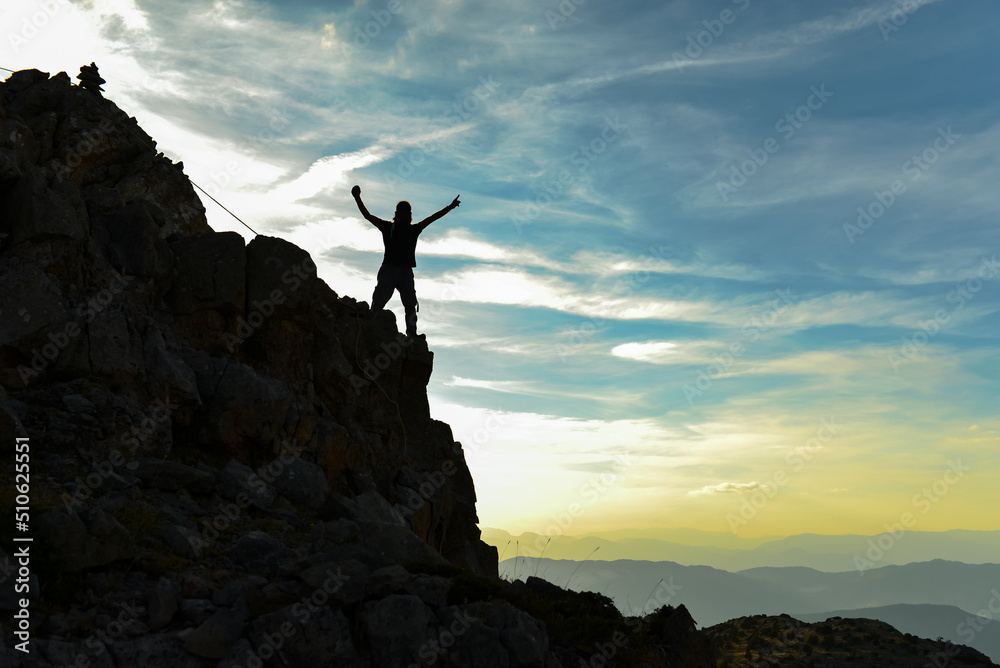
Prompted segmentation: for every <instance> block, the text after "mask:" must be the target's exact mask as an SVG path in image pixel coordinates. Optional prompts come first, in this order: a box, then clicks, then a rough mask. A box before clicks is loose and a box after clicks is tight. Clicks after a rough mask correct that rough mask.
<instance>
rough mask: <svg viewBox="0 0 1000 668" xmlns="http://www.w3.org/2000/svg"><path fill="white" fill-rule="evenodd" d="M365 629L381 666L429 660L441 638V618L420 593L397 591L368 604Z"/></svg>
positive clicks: (363, 622)
mask: <svg viewBox="0 0 1000 668" xmlns="http://www.w3.org/2000/svg"><path fill="white" fill-rule="evenodd" d="M359 620H360V622H361V630H362V631H363V632H364V634H365V638H367V640H368V646H369V647H370V648H371V652H372V663H373V664H374V665H375V666H378V667H382V666H384V667H386V668H388V667H389V666H408V665H410V664H414V663H417V664H420V663H425V661H426V655H427V653H428V652H429V651H430V650H431V648H432V647H433V646H434V644H435V643H436V641H437V635H438V634H437V618H436V617H435V616H434V613H433V612H431V609H430V608H429V607H427V605H426V604H425V603H424V602H423V601H421V600H420V598H418V597H417V596H413V595H410V594H404V595H400V594H393V595H391V596H387V597H385V598H384V599H382V600H380V601H375V602H372V603H367V604H365V605H364V607H363V608H362V609H361V614H360V615H359Z"/></svg>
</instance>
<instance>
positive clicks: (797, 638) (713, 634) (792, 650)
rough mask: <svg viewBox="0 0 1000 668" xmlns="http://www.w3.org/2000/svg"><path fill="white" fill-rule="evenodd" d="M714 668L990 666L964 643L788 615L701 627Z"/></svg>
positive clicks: (873, 624) (857, 622)
mask: <svg viewBox="0 0 1000 668" xmlns="http://www.w3.org/2000/svg"><path fill="white" fill-rule="evenodd" d="M705 633H706V635H708V636H709V638H710V639H711V640H712V643H713V645H714V646H715V647H716V648H717V651H718V655H719V659H718V666H719V668H729V667H735V666H751V667H754V668H756V667H763V666H782V667H785V668H813V667H815V668H857V667H858V666H866V667H872V668H874V667H878V668H926V667H929V666H932V667H935V668H946V667H947V666H964V667H968V668H992V667H993V666H996V664H995V663H993V662H992V661H990V659H989V657H987V656H985V655H984V654H982V653H981V652H978V651H976V650H974V649H972V648H970V647H966V646H964V645H956V644H953V643H951V642H948V641H944V640H929V639H925V638H918V637H916V636H913V635H910V634H908V633H905V634H904V633H900V632H899V631H897V630H896V629H895V628H893V627H892V626H890V625H888V624H886V623H885V622H880V621H878V620H874V619H844V618H841V617H833V618H831V619H828V620H826V621H825V622H815V623H811V624H810V623H807V622H802V621H799V620H797V619H794V618H792V617H790V616H788V615H780V616H777V617H771V616H767V615H755V616H753V617H740V618H737V619H731V620H729V621H727V622H723V623H721V624H716V625H715V626H711V627H709V628H707V629H705Z"/></svg>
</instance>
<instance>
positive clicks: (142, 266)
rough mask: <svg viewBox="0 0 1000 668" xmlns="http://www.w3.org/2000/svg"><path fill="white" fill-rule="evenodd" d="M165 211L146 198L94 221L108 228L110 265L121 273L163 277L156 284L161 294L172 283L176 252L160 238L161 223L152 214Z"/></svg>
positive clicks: (100, 216) (107, 248)
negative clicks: (158, 223) (155, 220)
mask: <svg viewBox="0 0 1000 668" xmlns="http://www.w3.org/2000/svg"><path fill="white" fill-rule="evenodd" d="M154 215H159V216H161V217H162V215H163V212H162V211H159V210H158V209H156V205H154V204H152V203H151V202H148V201H146V200H138V201H135V202H133V203H132V204H129V205H128V206H123V207H121V208H118V209H116V210H114V211H113V212H111V213H108V214H105V215H98V217H95V218H94V220H93V222H94V225H95V226H96V225H100V226H102V227H103V228H104V230H106V232H107V235H108V241H107V245H106V252H107V254H108V260H109V261H110V262H111V266H113V267H114V268H115V269H117V270H118V271H119V272H121V273H122V274H128V275H129V276H141V277H146V278H156V279H160V281H161V282H160V284H159V285H158V286H157V287H158V291H159V292H160V293H161V294H162V293H164V292H166V291H167V290H169V288H170V287H171V284H172V278H173V276H172V274H173V269H174V254H173V252H172V251H171V250H170V247H169V246H168V245H167V244H166V242H165V241H163V240H162V239H160V237H159V232H160V227H161V226H162V225H157V224H156V223H155V222H154V219H153V216H154Z"/></svg>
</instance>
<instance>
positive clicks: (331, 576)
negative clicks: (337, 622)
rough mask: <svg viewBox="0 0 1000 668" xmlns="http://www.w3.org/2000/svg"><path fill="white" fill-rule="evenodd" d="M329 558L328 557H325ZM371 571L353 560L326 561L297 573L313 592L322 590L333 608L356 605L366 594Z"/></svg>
mask: <svg viewBox="0 0 1000 668" xmlns="http://www.w3.org/2000/svg"><path fill="white" fill-rule="evenodd" d="M326 556H327V557H329V555H326ZM370 575H371V569H369V568H368V567H367V566H365V565H364V564H362V563H361V562H359V561H357V560H354V559H346V560H339V559H329V558H328V559H327V560H325V561H322V562H320V563H318V564H317V565H315V566H311V567H309V568H306V569H305V570H303V571H300V572H299V573H298V577H299V578H300V579H301V580H302V582H304V583H305V584H306V585H307V586H308V587H310V588H311V589H312V590H313V591H316V590H319V589H323V590H324V591H325V592H326V593H327V594H329V596H330V601H331V604H332V605H333V606H334V607H338V608H344V607H347V606H350V605H354V604H355V603H358V602H360V601H361V600H362V598H364V596H365V595H366V594H368V593H370V591H369V587H370V580H369V576H370Z"/></svg>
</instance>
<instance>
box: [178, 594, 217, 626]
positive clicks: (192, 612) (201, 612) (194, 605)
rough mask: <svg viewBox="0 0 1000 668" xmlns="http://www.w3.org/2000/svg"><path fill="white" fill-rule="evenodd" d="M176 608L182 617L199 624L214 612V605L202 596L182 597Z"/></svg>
mask: <svg viewBox="0 0 1000 668" xmlns="http://www.w3.org/2000/svg"><path fill="white" fill-rule="evenodd" d="M177 609H178V614H179V615H180V616H181V617H183V618H184V619H186V620H188V621H189V622H193V623H194V624H201V623H202V622H204V621H205V620H206V619H208V618H209V617H211V616H212V615H213V614H214V613H215V610H216V607H215V606H214V605H213V604H212V602H211V601H209V600H207V599H204V598H182V599H180V603H179V604H178V608H177Z"/></svg>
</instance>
